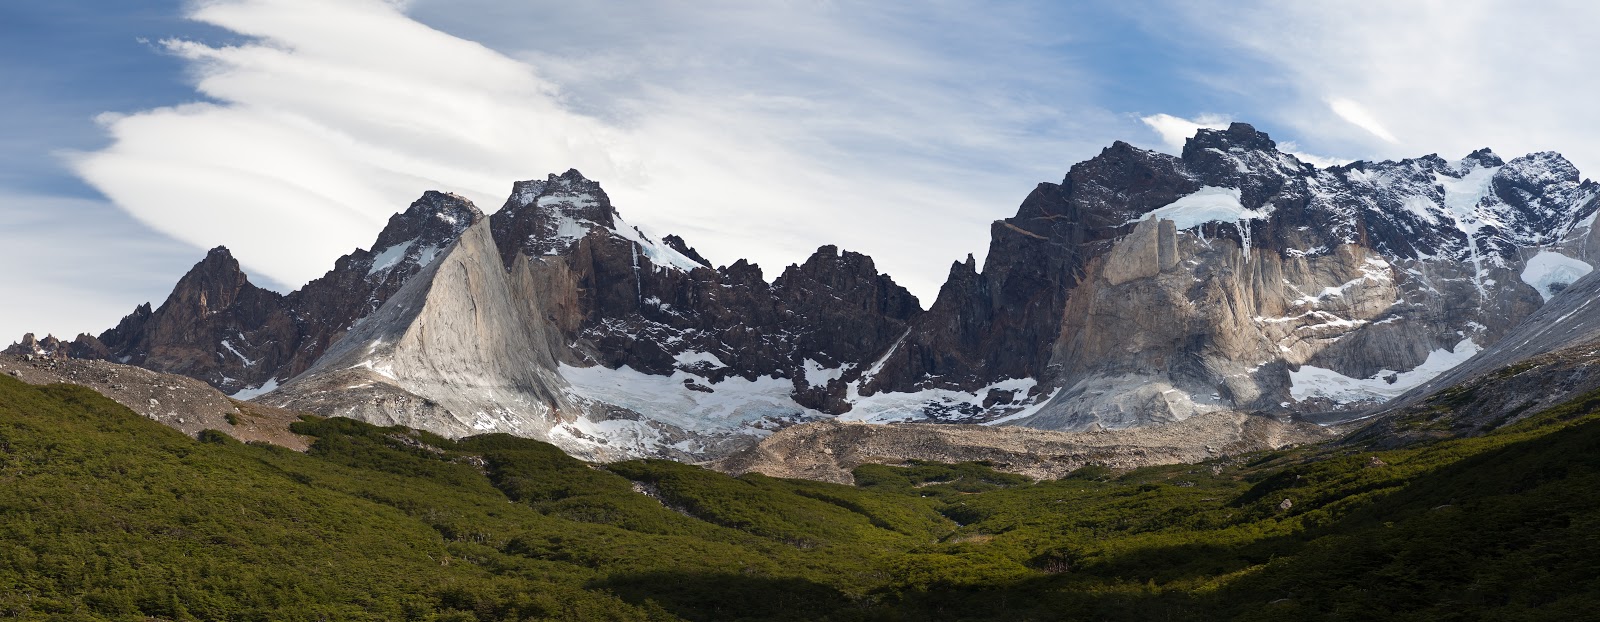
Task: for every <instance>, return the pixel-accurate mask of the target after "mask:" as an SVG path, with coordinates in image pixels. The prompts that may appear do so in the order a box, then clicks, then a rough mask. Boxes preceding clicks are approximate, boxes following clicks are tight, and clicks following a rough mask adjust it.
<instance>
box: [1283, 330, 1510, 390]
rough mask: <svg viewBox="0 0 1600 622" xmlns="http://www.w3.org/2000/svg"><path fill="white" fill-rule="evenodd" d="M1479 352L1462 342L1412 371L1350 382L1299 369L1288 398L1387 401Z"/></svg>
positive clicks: (1321, 370)
mask: <svg viewBox="0 0 1600 622" xmlns="http://www.w3.org/2000/svg"><path fill="white" fill-rule="evenodd" d="M1478 350H1479V348H1478V344H1476V343H1473V341H1472V340H1471V339H1462V340H1461V341H1460V342H1459V343H1457V344H1456V345H1455V347H1454V348H1453V349H1451V350H1444V349H1439V350H1434V351H1432V352H1429V353H1428V359H1427V360H1425V361H1423V362H1422V364H1421V365H1418V366H1417V367H1416V368H1415V369H1412V370H1411V371H1406V372H1395V371H1390V370H1387V369H1385V370H1382V371H1379V372H1378V373H1376V374H1373V375H1372V377H1370V378H1351V377H1349V376H1346V375H1344V374H1341V373H1339V372H1336V371H1333V370H1331V369H1324V368H1321V367H1317V366H1314V365H1301V366H1300V370H1299V371H1291V372H1289V382H1290V385H1289V395H1291V396H1292V397H1294V399H1295V400H1296V401H1305V400H1307V399H1311V398H1326V399H1329V400H1332V401H1334V402H1335V403H1339V404H1349V403H1351V402H1367V401H1384V400H1389V399H1393V398H1396V397H1399V396H1400V394H1402V393H1405V392H1406V391H1410V390H1411V389H1413V388H1416V387H1418V386H1421V385H1422V383H1424V382H1427V381H1429V380H1432V379H1433V378H1434V376H1438V375H1439V374H1442V373H1444V372H1446V371H1448V370H1450V368H1452V367H1455V366H1456V365H1460V364H1461V363H1462V362H1464V361H1466V360H1467V359H1469V358H1472V356H1473V355H1474V354H1477V353H1478ZM1391 378H1392V379H1393V381H1392V382H1391V381H1390V379H1391Z"/></svg>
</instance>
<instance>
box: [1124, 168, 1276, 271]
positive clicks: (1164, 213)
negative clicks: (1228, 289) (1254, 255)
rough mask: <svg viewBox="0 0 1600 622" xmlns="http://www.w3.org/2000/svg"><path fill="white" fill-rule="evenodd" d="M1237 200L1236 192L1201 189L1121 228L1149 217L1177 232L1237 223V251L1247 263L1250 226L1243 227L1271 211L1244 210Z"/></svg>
mask: <svg viewBox="0 0 1600 622" xmlns="http://www.w3.org/2000/svg"><path fill="white" fill-rule="evenodd" d="M1240 196H1241V195H1240V193H1239V189H1238V188H1219V187H1217V186H1204V187H1202V188H1200V189H1199V190H1196V191H1194V192H1193V193H1190V194H1188V195H1185V196H1183V197H1181V198H1179V199H1178V200H1176V201H1173V202H1171V203H1168V204H1166V205H1164V206H1162V207H1158V208H1156V209H1154V210H1151V211H1150V212H1149V213H1146V214H1144V215H1143V216H1140V217H1138V218H1135V219H1133V220H1130V221H1128V222H1127V223H1125V224H1133V223H1136V222H1139V221H1141V220H1144V219H1146V218H1149V217H1151V216H1154V217H1156V218H1162V219H1166V220H1170V221H1172V222H1174V223H1176V224H1177V227H1178V229H1180V230H1182V229H1191V228H1194V227H1198V226H1200V225H1202V224H1205V223H1208V222H1233V223H1237V224H1238V225H1239V237H1240V242H1241V243H1240V247H1241V249H1240V250H1242V251H1243V252H1244V257H1245V260H1246V261H1249V259H1250V226H1249V224H1247V223H1248V222H1249V221H1251V220H1261V219H1265V218H1267V217H1268V216H1269V215H1271V214H1272V207H1271V206H1268V207H1266V208H1264V209H1246V208H1245V206H1244V204H1243V203H1241V202H1240Z"/></svg>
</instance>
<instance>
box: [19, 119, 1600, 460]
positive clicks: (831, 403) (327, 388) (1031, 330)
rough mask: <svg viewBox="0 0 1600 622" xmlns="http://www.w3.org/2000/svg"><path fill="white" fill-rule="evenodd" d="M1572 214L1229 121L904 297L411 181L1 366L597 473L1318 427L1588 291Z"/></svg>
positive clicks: (1442, 163)
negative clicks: (262, 270) (272, 263)
mask: <svg viewBox="0 0 1600 622" xmlns="http://www.w3.org/2000/svg"><path fill="white" fill-rule="evenodd" d="M1597 195H1600V187H1597V186H1596V184H1594V183H1592V182H1590V181H1587V180H1584V179H1582V178H1581V177H1580V175H1579V172H1578V171H1577V170H1576V169H1575V168H1574V167H1573V166H1572V165H1571V164H1570V163H1568V162H1567V161H1566V160H1565V159H1563V158H1562V157H1561V156H1560V155H1559V154H1555V153H1537V154H1531V155H1525V156H1521V157H1517V158H1514V159H1511V160H1509V161H1507V160H1504V159H1502V158H1501V157H1499V156H1497V155H1495V154H1494V153H1492V152H1490V151H1488V150H1480V151H1477V152H1474V153H1472V154H1469V155H1467V156H1466V157H1464V158H1462V159H1460V160H1453V161H1452V160H1445V159H1443V158H1440V157H1438V156H1426V157H1421V158H1416V159H1410V160H1402V161H1398V162H1355V163H1352V164H1348V165H1343V166H1337V167H1332V168H1325V169H1319V168H1317V167H1315V166H1312V165H1310V164H1307V163H1304V162H1301V161H1299V160H1298V159H1296V158H1295V157H1294V156H1293V155H1290V154H1287V153H1284V152H1282V151H1280V150H1278V148H1277V146H1276V144H1275V143H1274V142H1273V141H1272V140H1271V139H1270V138H1269V137H1268V136H1267V135H1266V134H1264V133H1262V132H1259V131H1257V130H1255V129H1254V128H1252V127H1251V126H1249V125H1245V124H1237V123H1236V124H1234V125H1232V126H1231V127H1229V128H1228V129H1226V130H1201V131H1199V132H1198V133H1197V134H1196V136H1195V137H1194V138H1192V139H1191V140H1190V141H1189V142H1188V144H1187V145H1186V146H1185V147H1184V149H1183V152H1182V155H1181V156H1171V155H1167V154H1162V153H1157V152H1153V151H1146V150H1142V149H1138V148H1135V147H1133V146H1131V145H1128V144H1126V143H1121V142H1118V143H1116V144H1114V145H1112V146H1111V147H1109V148H1107V149H1105V150H1104V151H1102V152H1101V153H1100V154H1099V155H1098V156H1096V157H1094V158H1092V159H1090V160H1088V161H1085V162H1082V163H1079V164H1077V165H1075V166H1073V167H1072V168H1071V170H1070V171H1069V172H1068V173H1067V175H1066V176H1065V178H1064V179H1062V181H1061V182H1060V183H1042V184H1039V186H1038V187H1037V188H1035V189H1034V190H1033V191H1032V192H1031V193H1030V194H1028V195H1027V197H1026V199H1025V200H1024V201H1023V203H1022V205H1021V207H1020V208H1019V209H1018V210H1017V213H1016V215H1015V216H1013V217H1011V218H1007V219H1004V220H1000V221H996V222H995V223H994V224H993V226H992V227H991V242H990V247H989V249H988V254H987V256H986V258H985V259H984V262H983V269H982V270H981V271H979V270H978V269H977V262H976V261H975V260H974V258H972V257H971V256H968V257H967V258H966V261H963V262H955V263H953V264H952V266H951V268H950V275H949V278H948V280H947V281H946V282H945V284H944V286H943V287H942V288H941V289H940V291H939V293H938V296H937V297H936V298H935V299H934V300H933V301H931V304H930V305H929V306H927V307H926V308H924V307H923V306H922V303H921V301H918V300H917V298H916V297H914V296H912V295H911V294H910V293H909V292H908V291H906V290H905V289H904V288H903V287H901V286H899V285H897V284H896V283H895V282H894V280H893V279H892V278H890V277H889V276H888V275H884V274H881V273H879V272H878V271H877V269H876V267H875V266H874V265H873V262H872V260H871V259H870V258H869V257H866V256H864V255H861V254H858V253H853V252H849V251H841V250H839V249H837V248H835V247H832V246H824V247H822V248H821V249H819V250H818V252H817V253H816V254H814V255H813V256H812V257H810V258H809V259H807V260H806V261H805V262H804V263H802V264H799V265H792V266H789V267H788V268H786V269H785V270H784V271H783V272H782V273H781V274H779V275H777V276H776V278H774V279H773V280H771V281H768V280H767V279H766V277H765V276H764V274H763V273H762V271H761V269H760V268H758V267H757V266H754V265H751V264H749V263H747V262H745V261H743V260H739V261H735V262H733V263H731V264H727V265H721V266H716V264H714V263H713V261H711V260H708V259H707V258H705V257H703V256H702V255H700V254H699V253H698V252H696V251H695V250H694V249H693V248H691V247H690V246H689V245H688V244H687V243H686V242H685V241H684V240H683V239H681V238H678V237H676V236H670V235H669V236H665V237H662V238H659V239H657V238H654V237H651V236H649V235H646V234H645V233H644V232H642V231H641V230H639V229H637V228H635V227H633V226H630V225H628V224H627V223H626V222H625V221H623V219H622V218H621V215H620V214H619V213H618V211H617V209H616V208H614V207H613V206H612V204H611V201H610V199H609V198H608V197H607V196H606V193H605V192H604V190H603V189H602V188H601V187H600V185H599V184H598V183H597V182H595V181H591V180H589V179H586V178H584V177H583V176H582V175H580V174H579V173H578V172H577V171H567V172H566V173H564V174H561V175H550V176H549V177H548V178H547V179H544V180H534V181H524V182H518V183H516V184H515V185H514V187H513V190H512V193H511V196H510V197H509V198H508V199H507V201H506V203H505V204H504V205H503V206H501V208H500V209H499V210H498V211H496V212H495V213H494V214H493V215H490V216H485V215H484V214H483V213H482V212H481V211H480V210H478V209H477V208H475V207H474V206H472V205H471V204H470V203H468V202H467V201H465V200H464V199H462V198H460V197H456V196H453V195H448V194H441V193H435V192H429V193H427V194H425V195H423V197H422V198H421V199H419V200H418V201H417V202H415V203H413V204H412V205H411V206H410V207H409V208H408V209H407V210H406V211H405V212H403V213H400V214H397V215H396V216H394V217H393V218H392V219H391V220H390V222H389V224H388V226H387V227H386V228H385V229H384V230H383V232H382V233H381V234H380V235H379V237H378V239H377V241H376V242H375V243H374V244H373V246H372V248H371V250H357V251H355V252H353V253H351V254H350V255H347V256H345V257H342V258H340V259H339V260H338V261H337V262H336V263H335V266H334V269H333V270H332V271H330V272H329V273H328V274H327V275H326V276H324V277H322V278H321V279H318V280H315V281H312V282H311V283H308V284H307V285H306V286H305V287H304V288H302V289H300V290H299V291H296V292H293V293H291V294H288V295H279V294H276V293H272V292H268V291H265V290H262V289H259V288H257V287H255V286H253V285H251V284H250V283H249V281H248V279H246V277H245V275H244V274H243V273H242V272H240V268H239V265H238V263H237V262H236V261H234V260H233V258H232V257H231V256H229V255H228V253H227V251H226V250H225V249H220V248H219V249H216V250H214V251H212V253H211V254H210V255H208V256H207V258H206V259H205V260H204V261H202V262H201V263H200V264H198V265H197V266H196V267H195V269H194V270H193V271H191V272H190V274H188V275H186V276H185V277H184V278H183V279H182V280H181V281H180V282H179V284H178V287H177V288H176V289H175V290H174V292H173V294H172V295H171V296H170V297H169V298H168V300H167V301H166V302H165V303H163V304H162V305H161V306H160V307H158V308H155V309H151V308H150V306H148V305H145V306H141V307H139V308H138V309H137V310H136V311H135V312H134V313H133V314H132V315H129V316H128V317H127V318H125V319H124V320H123V322H122V323H121V324H120V325H119V326H117V327H116V328H114V329H112V330H110V331H107V332H106V333H104V334H102V335H101V336H100V337H99V338H94V337H89V336H82V337H80V338H79V339H78V340H77V341H75V342H73V343H72V344H60V343H59V342H52V343H40V342H33V343H29V344H25V347H24V346H19V348H20V349H22V350H25V351H28V352H36V353H43V352H47V351H54V352H64V351H71V352H72V353H73V354H74V355H76V356H90V357H101V358H108V359H111V360H114V361H121V362H126V363H129V364H134V365H140V366H144V367H148V368H151V369H155V370H159V371H166V372H172V373H179V374H184V375H189V376H192V377H195V378H199V379H202V380H204V381H206V382H208V383H210V384H212V385H213V386H216V387H218V388H220V389H222V390H223V391H225V392H228V393H232V394H235V395H237V396H239V397H253V398H255V399H257V400H259V401H262V402H264V403H267V404H271V405H274V406H281V407H287V408H292V409H298V410H303V411H308V412H313V413H318V414H322V415H330V416H331V415H339V416H348V417H354V418H358V419H361V420H365V421H368V422H373V423H377V424H380V425H389V424H404V425H408V426H412V427H416V428H420V429H425V430H429V431H432V432H435V433H438V434H443V435H446V436H449V437H461V436H466V435H471V434H479V433H485V432H507V433H511V434H516V435H520V436H527V437H532V438H539V439H545V440H549V441H550V442H553V443H555V444H557V445H558V446H560V447H562V448H563V449H566V450H567V451H570V452H573V453H574V454H575V455H579V456H584V457H590V458H600V459H617V458H625V457H634V456H659V457H670V458H675V459H682V460H703V459H712V458H718V457H722V456H727V455H729V454H731V453H733V452H735V451H738V450H740V449H742V448H747V447H749V446H751V445H752V444H754V443H755V442H756V441H757V440H758V439H760V438H763V437H765V436H767V435H769V434H771V432H772V431H774V430H776V429H780V428H784V427H788V426H791V425H793V424H796V423H803V422H807V421H815V420H822V419H837V420H840V421H866V422H876V423H884V422H934V423H982V424H990V425H994V424H1004V425H1013V426H1025V427H1030V428H1039V429H1045V430H1065V431H1083V430H1097V429H1121V428H1137V427H1141V426H1151V425H1156V424H1166V423H1173V422H1177V421H1184V420H1194V421H1204V420H1207V419H1196V417H1199V416H1210V417H1214V418H1216V420H1219V421H1225V420H1230V419H1229V417H1230V416H1233V415H1242V414H1245V413H1253V414H1256V415H1266V416H1276V417H1285V416H1288V415H1290V414H1294V415H1297V416H1301V417H1307V418H1310V419H1313V420H1316V421H1321V422H1336V421H1341V420H1346V419H1350V418H1353V417H1355V416H1357V414H1358V413H1361V412H1363V411H1364V410H1366V409H1369V408H1371V407H1373V406H1375V405H1377V404H1380V403H1383V402H1385V401H1387V400H1389V399H1391V398H1394V397H1396V396H1399V395H1401V394H1403V393H1405V392H1406V391H1408V390H1411V389H1413V388H1416V387H1419V386H1421V385H1423V384H1424V383H1426V382H1427V381H1428V380H1429V379H1431V378H1433V377H1435V376H1436V375H1438V374H1439V373H1440V372H1443V371H1444V370H1446V369H1449V368H1450V367H1452V366H1454V365H1456V364H1457V363H1459V362H1461V361H1463V360H1465V359H1467V358H1469V357H1471V356H1472V355H1473V354H1475V353H1477V352H1479V351H1481V350H1484V349H1486V348H1491V347H1494V346H1495V345H1496V344H1498V343H1499V342H1500V341H1501V340H1502V338H1503V337H1505V335H1507V334H1508V331H1510V330H1511V329H1512V328H1513V327H1514V326H1516V325H1517V324H1518V322H1520V321H1521V320H1523V319H1524V318H1526V317H1528V316H1529V315H1530V314H1533V313H1534V312H1535V311H1537V310H1539V309H1540V308H1541V307H1542V306H1543V305H1544V303H1545V302H1546V301H1547V300H1550V299H1559V297H1560V295H1561V291H1562V290H1563V288H1564V287H1565V286H1567V285H1569V284H1571V283H1573V282H1575V281H1576V280H1578V279H1579V278H1581V277H1583V276H1584V275H1586V274H1588V273H1589V272H1590V271H1591V269H1592V268H1591V265H1592V264H1593V263H1595V262H1596V261H1597V257H1600V256H1597V255H1596V253H1597V252H1600V245H1596V244H1591V243H1590V242H1591V238H1592V237H1593V236H1594V235H1595V233H1594V228H1593V226H1592V225H1593V221H1594V217H1595V212H1596V206H1597V199H1596V197H1597ZM629 207H630V209H632V208H633V206H629ZM638 208H640V209H648V206H638ZM952 254H953V255H954V254H955V253H952Z"/></svg>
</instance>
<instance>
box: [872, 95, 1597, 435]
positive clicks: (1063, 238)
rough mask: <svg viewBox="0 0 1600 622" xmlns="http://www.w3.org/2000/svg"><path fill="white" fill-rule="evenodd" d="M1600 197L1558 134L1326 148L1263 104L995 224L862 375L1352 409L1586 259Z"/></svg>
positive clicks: (1101, 161)
mask: <svg viewBox="0 0 1600 622" xmlns="http://www.w3.org/2000/svg"><path fill="white" fill-rule="evenodd" d="M1595 196H1596V186H1595V184H1593V183H1592V182H1588V181H1583V180H1580V178H1579V177H1578V174H1577V171H1576V169H1574V168H1573V167H1572V166H1571V165H1570V164H1569V163H1567V162H1566V161H1565V160H1564V159H1562V158H1561V157H1560V156H1559V155H1556V154H1549V153H1544V154H1533V155H1530V156H1524V157H1522V158H1517V159H1514V160H1512V161H1510V162H1505V161H1502V160H1501V159H1500V158H1499V157H1498V156H1495V155H1494V154H1493V153H1490V152H1488V151H1487V150H1483V151H1479V152H1475V153H1473V154H1470V155H1469V156H1467V157H1466V158H1464V159H1462V160H1460V161H1455V162H1449V161H1445V160H1443V159H1441V158H1439V157H1437V156H1428V157H1424V158H1419V159H1415V160H1404V161H1400V162H1380V163H1365V162H1358V163H1354V164H1351V165H1348V166H1343V167H1336V168H1331V169H1326V170H1318V169H1316V168H1314V167H1311V166H1309V165H1306V164H1303V163H1301V162H1299V161H1297V160H1295V159H1294V158H1293V156H1290V155H1288V154H1284V153H1281V152H1279V151H1277V149H1276V146H1275V144H1274V143H1273V142H1272V141H1271V140H1270V138H1268V137H1267V136H1266V135H1265V134H1263V133H1260V132H1257V131H1256V130H1254V129H1253V128H1251V127H1250V126H1248V125H1244V124H1234V125H1233V126H1232V127H1230V128H1229V129H1227V130H1222V131H1211V130H1202V131H1201V132H1199V134H1198V135H1197V136H1196V137H1195V138H1194V139H1192V140H1191V141H1190V142H1189V144H1188V145H1187V146H1186V148H1185V149H1184V151H1183V155H1182V156H1181V157H1172V156H1166V155H1163V154H1158V153H1153V152H1146V151H1140V150H1138V149H1135V148H1133V147H1131V146H1128V145H1126V144H1121V143H1119V144H1117V145H1114V146H1112V147H1111V148H1109V149H1106V150H1105V151H1104V152H1102V153H1101V155H1100V156H1098V157H1096V158H1094V159H1092V160H1089V161H1087V162H1084V163H1081V164H1079V165H1077V166H1074V167H1073V169H1072V172H1070V173H1069V174H1068V175H1067V177H1066V179H1065V180H1063V182H1062V183H1061V184H1060V185H1054V184H1044V185H1041V186H1040V187H1039V188H1038V189H1037V190H1035V191H1034V193H1033V195H1031V196H1030V197H1029V199H1028V200H1027V201H1026V202H1024V204H1023V206H1022V208H1021V209H1020V210H1019V211H1018V215H1017V216H1016V217H1014V218H1011V219H1007V220H1004V221H1000V222H997V223H996V224H995V226H994V228H993V231H994V234H993V238H992V239H993V241H992V243H991V246H990V251H989V257H988V259H987V260H986V261H985V265H984V270H983V272H982V273H976V272H975V271H973V270H972V269H971V267H970V264H967V265H962V264H957V265H956V266H955V267H954V268H953V269H952V272H951V279H950V281H949V282H948V283H947V284H946V286H945V288H944V289H943V290H942V291H941V292H940V296H939V298H938V299H937V300H936V301H935V302H934V304H933V306H932V308H930V310H929V312H928V313H926V314H924V315H923V316H921V317H920V318H918V319H917V320H916V321H915V322H914V323H913V326H912V329H911V332H910V334H908V336H907V338H906V339H905V341H904V343H903V344H902V345H901V346H900V347H899V348H897V349H896V350H895V351H894V352H893V353H891V354H890V355H889V356H888V357H887V358H886V360H885V362H884V365H883V370H882V371H881V372H880V373H879V374H878V375H877V376H876V377H875V378H874V379H873V382H872V383H870V384H868V385H867V386H866V389H867V391H868V392H871V391H880V392H899V393H911V392H915V391H926V390H929V389H947V390H954V391H958V392H967V393H972V392H981V391H983V390H984V387H992V386H996V385H1001V384H1003V383H1006V382H1016V381H1019V380H1022V381H1027V380H1032V381H1035V382H1037V384H1036V385H1034V386H1033V388H1032V389H1031V390H1030V391H1031V393H1032V397H1031V398H1027V399H1025V400H1023V401H1024V403H1030V402H1031V403H1032V404H1033V407H1032V408H1029V409H1025V410H1023V411H1021V412H1020V413H1018V414H1020V415H1021V416H1014V417H1011V418H1008V420H1009V421H1010V422H1015V423H1017V424H1019V425H1026V426H1032V427H1043V428H1049V429H1088V428H1093V427H1097V426H1098V427H1111V428H1120V427H1129V426H1138V425H1146V424H1150V423H1161V422H1169V421H1174V420H1179V419H1183V418H1186V417H1188V416H1191V415H1193V414H1196V413H1200V412H1208V411H1213V410H1247V411H1267V412H1276V413H1284V414H1287V413H1290V412H1294V413H1323V415H1322V416H1323V417H1324V418H1327V419H1338V418H1340V417H1343V416H1346V415H1342V414H1340V413H1347V414H1353V413H1355V412H1359V411H1360V410H1361V409H1363V408H1365V407H1370V406H1371V405H1373V404H1376V403H1380V402H1382V401H1384V400H1386V399H1389V398H1392V397H1394V396H1396V395H1399V394H1400V393H1402V392H1404V391H1405V390H1407V389H1409V388H1410V387H1413V386H1416V385H1417V384H1420V383H1421V382H1423V381H1426V380H1427V379H1428V378H1430V377H1432V376H1433V375H1434V374H1437V373H1439V372H1440V371H1443V370H1444V369H1448V368H1449V367H1450V366H1451V365H1453V364H1455V363H1457V362H1460V361H1461V360H1464V359H1466V358H1467V357H1469V356H1470V355H1471V354H1472V353H1474V352H1476V351H1478V350H1479V349H1481V348H1483V347H1485V346H1487V345H1488V344H1491V343H1495V342H1496V341H1498V340H1499V339H1500V338H1501V337H1502V336H1503V335H1505V334H1506V331H1507V330H1509V329H1510V328H1511V327H1512V326H1513V325H1515V324H1516V323H1517V322H1518V321H1520V320H1521V319H1522V318H1524V317H1527V316H1528V315H1529V314H1530V313H1532V312H1533V311H1534V310H1536V309H1538V308H1539V307H1540V305H1541V304H1542V303H1543V300H1544V298H1546V297H1548V296H1550V295H1553V294H1552V292H1554V291H1557V290H1559V289H1560V288H1561V287H1562V286H1563V284H1565V283H1570V282H1571V281H1572V280H1573V279H1575V278H1576V277H1577V276H1581V275H1582V274H1584V273H1587V272H1588V271H1589V269H1590V267H1589V264H1590V263H1591V262H1593V261H1594V259H1595V258H1594V257H1593V255H1592V252H1591V250H1590V248H1591V246H1590V245H1589V244H1588V239H1589V238H1590V237H1591V236H1592V234H1593V232H1592V230H1591V227H1590V224H1591V223H1592V220H1593V215H1594V212H1595V208H1596V203H1595ZM997 410H999V411H1000V412H996V411H997ZM984 414H985V415H988V416H993V415H995V414H1002V415H1003V414H1004V412H1003V409H994V408H990V409H988V412H987V413H984Z"/></svg>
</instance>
